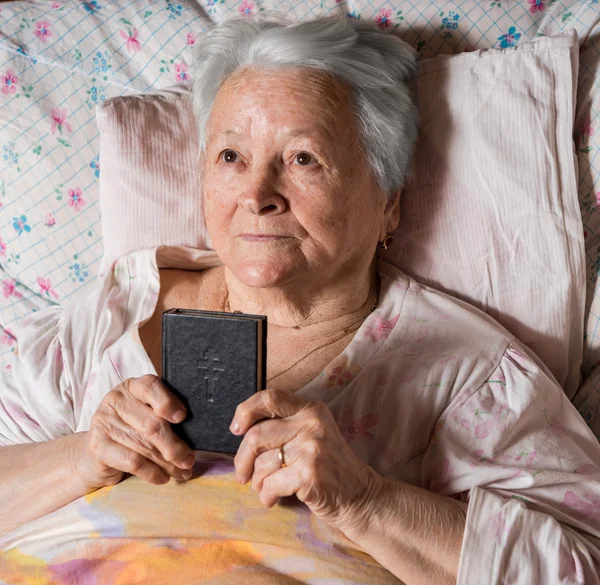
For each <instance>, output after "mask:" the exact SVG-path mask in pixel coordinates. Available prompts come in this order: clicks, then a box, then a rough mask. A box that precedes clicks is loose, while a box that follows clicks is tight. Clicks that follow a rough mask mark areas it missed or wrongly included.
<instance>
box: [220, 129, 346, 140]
mask: <svg viewBox="0 0 600 585" xmlns="http://www.w3.org/2000/svg"><path fill="white" fill-rule="evenodd" d="M285 135H286V136H287V137H289V138H304V137H306V138H323V137H325V138H327V139H328V140H330V141H335V136H334V135H333V133H332V132H331V130H330V129H329V128H327V127H326V126H315V127H312V128H308V129H304V130H289V131H288V132H285ZM243 136H244V132H241V131H238V130H232V129H229V130H225V131H223V132H219V134H218V135H217V136H215V138H219V139H227V138H240V137H243Z"/></svg>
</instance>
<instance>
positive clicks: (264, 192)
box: [238, 171, 287, 216]
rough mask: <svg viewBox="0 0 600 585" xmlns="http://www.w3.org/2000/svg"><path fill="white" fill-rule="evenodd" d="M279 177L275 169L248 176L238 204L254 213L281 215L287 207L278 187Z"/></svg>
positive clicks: (259, 214)
mask: <svg viewBox="0 0 600 585" xmlns="http://www.w3.org/2000/svg"><path fill="white" fill-rule="evenodd" d="M277 182H278V181H277V177H276V176H275V174H274V172H273V171H265V172H262V173H257V174H256V175H255V176H254V177H252V178H250V177H248V181H247V182H246V184H245V185H244V189H243V192H242V194H241V195H240V196H239V197H238V204H239V205H240V206H241V207H242V208H243V209H244V210H245V211H247V212H248V213H251V214H252V215H258V216H265V215H279V214H280V213H283V212H284V211H285V209H286V207H287V203H286V201H285V198H284V197H283V196H282V194H281V193H280V192H279V191H278V189H277Z"/></svg>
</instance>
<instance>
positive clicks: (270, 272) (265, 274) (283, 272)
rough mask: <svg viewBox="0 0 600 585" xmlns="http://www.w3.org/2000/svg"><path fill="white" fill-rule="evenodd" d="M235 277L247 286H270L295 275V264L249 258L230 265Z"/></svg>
mask: <svg viewBox="0 0 600 585" xmlns="http://www.w3.org/2000/svg"><path fill="white" fill-rule="evenodd" d="M228 268H229V269H230V270H231V271H232V272H233V274H234V275H235V277H236V278H237V279H238V280H239V281H240V282H242V283H244V284H245V285H246V286H252V287H257V288H269V287H273V286H279V285H281V284H283V283H284V282H287V281H289V280H290V278H291V277H293V273H294V272H295V270H294V268H295V267H294V264H293V263H290V262H289V259H288V261H286V262H276V261H275V262H273V261H266V260H265V261H260V260H255V259H248V260H246V261H238V262H236V263H235V265H233V266H228Z"/></svg>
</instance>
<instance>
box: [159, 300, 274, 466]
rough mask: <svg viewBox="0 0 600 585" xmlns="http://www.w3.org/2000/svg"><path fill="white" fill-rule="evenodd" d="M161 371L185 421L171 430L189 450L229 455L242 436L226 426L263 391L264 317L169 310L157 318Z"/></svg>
mask: <svg viewBox="0 0 600 585" xmlns="http://www.w3.org/2000/svg"><path fill="white" fill-rule="evenodd" d="M162 370H163V381H164V382H165V384H166V385H167V387H168V388H169V389H170V390H171V391H172V392H173V393H174V394H175V395H176V396H177V397H179V398H180V400H181V401H182V402H183V403H184V405H185V407H186V409H187V416H186V418H185V420H184V421H183V422H182V423H180V424H174V425H173V430H174V431H175V433H176V434H177V436H178V437H180V438H181V439H182V440H184V441H185V442H186V443H187V444H188V445H189V446H190V447H191V448H192V449H195V450H200V451H213V452H217V453H229V454H234V453H236V452H237V450H238V447H239V446H240V443H241V442H242V439H243V436H236V435H234V434H232V433H231V431H230V430H229V426H230V424H231V421H232V420H233V415H234V414H235V409H236V408H237V405H238V404H240V403H241V402H244V401H245V400H246V399H248V398H249V397H250V396H252V395H253V394H255V393H256V392H258V391H259V390H264V388H265V384H266V374H267V318H266V317H265V316H263V315H246V314H244V313H220V312H213V311H197V310H188V309H171V310H169V311H166V312H164V313H163V317H162Z"/></svg>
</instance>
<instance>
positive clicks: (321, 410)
mask: <svg viewBox="0 0 600 585" xmlns="http://www.w3.org/2000/svg"><path fill="white" fill-rule="evenodd" d="M310 408H311V410H312V411H313V413H314V415H315V416H316V417H317V418H319V419H320V420H324V419H325V418H327V417H328V416H329V414H330V412H331V411H330V410H329V406H327V405H326V404H325V403H324V402H313V403H312V404H311V407H310Z"/></svg>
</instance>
